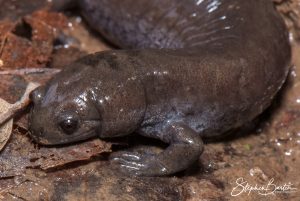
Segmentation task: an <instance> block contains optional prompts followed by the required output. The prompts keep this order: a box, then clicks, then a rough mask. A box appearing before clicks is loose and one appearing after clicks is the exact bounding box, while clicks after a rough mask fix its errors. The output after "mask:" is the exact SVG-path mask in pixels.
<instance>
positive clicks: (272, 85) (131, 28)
mask: <svg viewBox="0 0 300 201" xmlns="http://www.w3.org/2000/svg"><path fill="white" fill-rule="evenodd" d="M58 2H60V4H61V2H62V1H58ZM66 2H67V3H69V4H70V3H71V4H73V5H75V4H76V5H77V7H78V8H79V10H80V12H81V14H82V16H84V19H85V20H86V22H87V23H88V24H89V25H90V26H91V27H92V28H93V29H95V30H96V31H98V32H99V33H101V34H102V36H103V37H104V38H106V39H108V40H109V41H111V42H112V43H114V44H115V45H117V46H118V47H120V49H117V50H109V51H103V52H97V53H93V54H89V55H87V56H84V57H82V58H80V59H78V60H76V61H75V62H73V63H71V64H69V65H68V66H66V67H65V68H64V69H63V70H62V72H60V73H58V74H57V75H56V76H54V77H53V78H52V79H51V80H50V81H49V82H48V83H47V84H45V85H44V86H42V87H39V88H38V89H36V90H35V91H34V92H33V93H32V94H31V99H32V101H33V108H32V111H31V115H30V130H31V136H32V138H33V139H34V140H35V141H37V142H38V143H40V144H45V145H60V144H67V143H73V142H78V141H82V140H87V139H89V138H92V137H97V136H98V137H99V138H112V137H117V136H125V135H129V134H131V133H133V132H134V133H137V134H138V135H142V136H146V137H149V138H155V139H158V140H161V141H163V142H165V143H167V144H168V147H167V148H166V149H165V150H163V151H162V152H161V153H157V154H153V153H147V152H146V151H145V153H141V152H137V151H131V152H130V151H120V152H116V153H114V154H113V155H112V157H111V160H112V161H113V162H115V163H117V164H119V165H120V168H121V170H122V171H126V172H129V173H130V174H134V175H144V176H163V175H170V174H173V173H176V172H178V171H182V170H185V169H186V168H188V167H189V166H190V165H191V164H193V163H194V162H195V161H197V160H198V159H199V157H200V155H201V153H202V152H203V147H204V145H203V142H202V139H203V138H215V137H217V136H222V135H224V133H227V132H228V131H230V130H232V129H235V128H238V127H241V126H242V125H244V124H245V123H248V122H251V121H252V120H253V119H254V118H255V117H257V116H258V115H259V114H261V113H262V112H263V111H264V110H265V109H266V108H267V107H268V106H269V105H270V103H271V102H272V100H273V98H274V96H275V95H276V94H277V92H278V91H279V89H280V88H281V86H282V85H283V83H284V81H285V79H286V77H287V74H288V71H289V65H290V57H291V50H290V49H291V48H290V44H289V38H288V31H287V29H286V26H285V24H284V22H283V20H282V19H281V17H280V16H279V14H278V13H277V12H276V10H275V8H274V6H273V4H272V3H271V1H268V0H251V1H247V0H185V1H182V0H164V1H161V0H138V1H136V0H122V1H119V0H77V1H76V0H75V1H72V0H68V1H66ZM133 137H134V136H133Z"/></svg>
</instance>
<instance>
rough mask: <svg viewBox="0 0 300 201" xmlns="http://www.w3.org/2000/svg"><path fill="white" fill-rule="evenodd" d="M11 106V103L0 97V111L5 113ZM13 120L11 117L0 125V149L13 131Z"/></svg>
mask: <svg viewBox="0 0 300 201" xmlns="http://www.w3.org/2000/svg"><path fill="white" fill-rule="evenodd" d="M10 108H11V104H9V103H8V102H6V101H5V100H3V99H1V98H0V113H5V112H7V111H8V110H9V109H10ZM12 126H13V120H12V119H10V120H9V121H7V122H6V123H4V124H3V125H1V126H0V151H1V150H2V149H3V148H4V146H5V145H6V143H7V141H8V140H9V138H10V135H11V133H12Z"/></svg>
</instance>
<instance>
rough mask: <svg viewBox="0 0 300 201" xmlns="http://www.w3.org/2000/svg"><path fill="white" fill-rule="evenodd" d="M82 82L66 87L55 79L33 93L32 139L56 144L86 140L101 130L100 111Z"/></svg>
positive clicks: (47, 143) (41, 142)
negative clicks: (83, 87)
mask: <svg viewBox="0 0 300 201" xmlns="http://www.w3.org/2000/svg"><path fill="white" fill-rule="evenodd" d="M88 96H89V94H88V92H87V91H86V90H83V89H82V86H81V85H80V84H78V85H76V84H73V85H72V86H63V84H61V83H60V82H57V81H56V80H54V81H52V82H50V83H49V84H48V85H47V86H45V87H40V88H38V89H36V90H35V91H33V92H32V94H31V100H32V101H33V109H32V111H31V114H30V130H31V136H32V138H33V139H34V140H35V141H37V142H38V143H40V144H45V145H55V144H66V143H71V142H77V141H81V140H86V139H88V138H91V137H93V136H96V135H97V133H98V132H99V131H100V129H101V121H100V114H99V113H98V110H97V109H96V108H95V106H94V104H93V102H92V100H91V99H90V97H88Z"/></svg>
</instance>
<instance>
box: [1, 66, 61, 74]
mask: <svg viewBox="0 0 300 201" xmlns="http://www.w3.org/2000/svg"><path fill="white" fill-rule="evenodd" d="M60 71H61V70H60V69H56V68H21V69H16V70H3V71H0V75H29V74H43V73H50V74H52V73H53V74H56V73H59V72H60Z"/></svg>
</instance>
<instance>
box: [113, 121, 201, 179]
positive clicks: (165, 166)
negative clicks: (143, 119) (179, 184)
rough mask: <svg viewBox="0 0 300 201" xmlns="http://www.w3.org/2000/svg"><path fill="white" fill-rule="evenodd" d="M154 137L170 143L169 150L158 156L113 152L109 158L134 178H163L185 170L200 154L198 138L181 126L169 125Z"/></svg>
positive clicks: (186, 127) (195, 134)
mask: <svg viewBox="0 0 300 201" xmlns="http://www.w3.org/2000/svg"><path fill="white" fill-rule="evenodd" d="M145 136H147V135H145ZM152 137H153V136H152ZM155 137H156V138H158V139H160V140H162V141H164V142H166V143H169V144H170V145H169V147H167V149H166V150H164V151H163V152H161V153H159V154H141V153H137V152H126V151H121V152H116V153H113V154H112V156H111V159H112V161H113V162H116V163H118V164H119V165H120V168H121V170H122V171H125V172H129V173H131V174H134V175H142V176H162V175H169V174H173V173H175V172H178V171H181V170H184V169H186V168H187V167H189V166H190V165H191V164H192V163H194V162H195V161H196V160H198V158H199V156H200V155H201V153H202V151H203V142H202V140H201V138H200V135H199V134H198V133H196V132H195V131H194V130H192V129H191V128H190V127H188V126H187V125H185V124H183V123H173V124H170V125H169V126H167V128H166V129H164V132H163V133H160V134H158V135H157V136H155Z"/></svg>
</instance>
